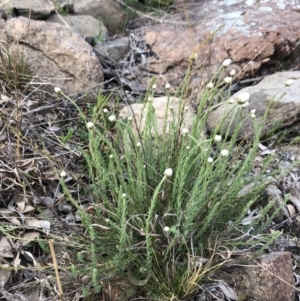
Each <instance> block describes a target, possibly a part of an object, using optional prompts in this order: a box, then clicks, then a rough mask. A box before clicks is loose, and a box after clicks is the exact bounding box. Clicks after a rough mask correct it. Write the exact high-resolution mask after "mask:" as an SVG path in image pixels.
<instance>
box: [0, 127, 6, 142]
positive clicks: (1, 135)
mask: <svg viewBox="0 0 300 301" xmlns="http://www.w3.org/2000/svg"><path fill="white" fill-rule="evenodd" d="M6 138H7V133H6V131H5V127H4V128H3V129H2V130H1V131H0V141H3V140H6Z"/></svg>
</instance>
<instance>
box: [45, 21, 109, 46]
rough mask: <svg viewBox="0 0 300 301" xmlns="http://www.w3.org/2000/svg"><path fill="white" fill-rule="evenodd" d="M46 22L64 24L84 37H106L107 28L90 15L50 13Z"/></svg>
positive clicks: (100, 39) (98, 38)
mask: <svg viewBox="0 0 300 301" xmlns="http://www.w3.org/2000/svg"><path fill="white" fill-rule="evenodd" d="M47 21H48V22H53V23H59V24H61V25H64V26H69V27H71V28H72V29H73V30H74V31H75V32H78V33H79V34H80V35H82V36H83V37H84V38H95V39H96V40H99V41H102V42H104V41H106V40H107V39H108V30H107V28H106V27H105V25H104V24H103V22H102V21H101V20H97V19H95V18H94V17H92V16H85V15H82V16H80V15H79V16H78V15H69V16H59V15H51V16H50V17H49V18H48V19H47Z"/></svg>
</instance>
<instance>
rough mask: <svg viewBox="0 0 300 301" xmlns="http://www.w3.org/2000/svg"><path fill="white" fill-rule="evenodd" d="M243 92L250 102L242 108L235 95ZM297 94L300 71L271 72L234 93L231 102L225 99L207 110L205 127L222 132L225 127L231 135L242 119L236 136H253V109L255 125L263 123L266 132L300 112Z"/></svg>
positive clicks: (224, 131) (290, 120) (299, 87)
mask: <svg viewBox="0 0 300 301" xmlns="http://www.w3.org/2000/svg"><path fill="white" fill-rule="evenodd" d="M287 80H294V82H293V84H292V85H291V86H285V83H286V82H287ZM244 92H246V93H249V95H250V98H249V106H248V107H246V108H241V107H240V106H239V105H238V104H237V98H238V97H239V95H241V93H244ZM299 95H300V71H285V72H277V73H274V74H272V75H269V76H266V77H265V78H264V79H263V80H261V81H260V82H259V84H257V85H255V86H251V87H246V88H244V89H242V90H240V91H239V92H237V93H235V94H234V95H233V96H232V97H231V100H233V101H234V102H233V103H229V102H228V100H226V101H224V102H222V103H221V104H220V106H219V107H218V108H217V109H216V110H214V111H212V112H211V113H210V114H209V116H208V119H207V124H206V125H207V129H208V130H210V131H213V130H214V129H215V128H217V127H218V128H220V132H221V133H222V134H223V135H225V133H226V132H227V131H229V133H230V135H232V134H233V132H234V131H235V129H236V127H237V126H239V124H240V123H241V120H243V122H242V124H241V128H240V130H239V137H240V138H249V139H251V138H252V137H253V136H254V124H253V120H252V118H251V114H250V112H251V110H256V111H255V116H256V118H255V119H256V122H257V125H258V126H263V129H262V134H266V133H267V132H268V131H270V130H272V129H273V128H274V126H280V125H281V126H286V125H289V124H291V123H293V122H295V121H296V120H297V118H298V114H299V113H300V99H299ZM234 114H235V115H234Z"/></svg>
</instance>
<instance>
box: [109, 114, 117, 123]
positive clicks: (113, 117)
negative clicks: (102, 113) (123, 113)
mask: <svg viewBox="0 0 300 301" xmlns="http://www.w3.org/2000/svg"><path fill="white" fill-rule="evenodd" d="M108 120H109V121H110V122H115V121H116V120H117V118H116V116H115V115H110V116H109V117H108Z"/></svg>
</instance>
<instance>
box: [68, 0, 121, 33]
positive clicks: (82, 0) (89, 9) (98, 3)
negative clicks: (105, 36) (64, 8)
mask: <svg viewBox="0 0 300 301" xmlns="http://www.w3.org/2000/svg"><path fill="white" fill-rule="evenodd" d="M71 3H73V4H74V12H75V13H76V14H79V15H90V16H93V17H95V18H96V19H99V18H100V19H101V20H102V21H103V23H104V24H105V26H106V27H107V28H108V31H109V34H110V35H113V34H115V33H116V32H117V31H119V30H122V29H124V26H125V25H126V21H127V15H126V13H125V12H124V11H123V10H122V8H121V6H120V4H119V3H118V2H117V1H116V0H109V1H108V0H71Z"/></svg>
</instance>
